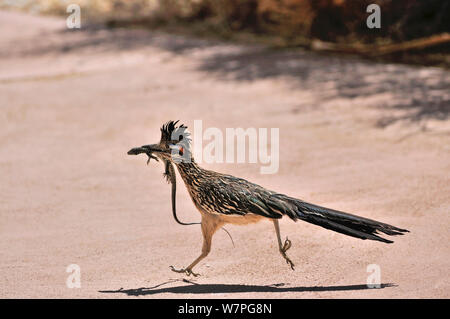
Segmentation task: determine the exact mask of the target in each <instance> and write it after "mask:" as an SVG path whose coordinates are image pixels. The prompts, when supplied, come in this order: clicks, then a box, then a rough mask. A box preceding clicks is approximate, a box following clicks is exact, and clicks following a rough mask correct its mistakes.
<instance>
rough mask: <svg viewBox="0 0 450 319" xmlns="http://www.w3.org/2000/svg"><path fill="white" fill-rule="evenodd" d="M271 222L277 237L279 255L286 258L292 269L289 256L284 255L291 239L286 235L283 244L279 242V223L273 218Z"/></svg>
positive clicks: (292, 264)
mask: <svg viewBox="0 0 450 319" xmlns="http://www.w3.org/2000/svg"><path fill="white" fill-rule="evenodd" d="M273 224H274V226H275V231H276V233H277V239H278V248H279V250H280V253H281V256H283V258H284V259H285V260H286V263H287V264H288V265H289V266H291V268H292V270H294V263H293V262H292V261H291V260H290V259H289V257H288V256H287V255H286V251H287V250H288V249H289V248H291V246H292V243H291V241H290V240H289V239H288V238H287V237H286V240H285V241H284V244H283V245H282V244H281V236H280V225H279V224H278V219H274V220H273Z"/></svg>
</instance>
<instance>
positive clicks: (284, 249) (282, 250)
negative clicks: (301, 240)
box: [280, 237, 295, 270]
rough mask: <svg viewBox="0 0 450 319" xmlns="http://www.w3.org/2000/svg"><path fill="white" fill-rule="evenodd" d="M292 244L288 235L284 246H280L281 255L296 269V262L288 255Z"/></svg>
mask: <svg viewBox="0 0 450 319" xmlns="http://www.w3.org/2000/svg"><path fill="white" fill-rule="evenodd" d="M291 246H292V243H291V241H290V240H289V239H288V238H287V237H286V240H285V241H284V245H283V247H281V248H280V253H281V256H283V258H284V259H285V260H286V263H287V264H288V265H289V266H290V267H291V269H292V270H295V269H294V266H295V265H294V263H293V262H292V260H290V259H289V257H288V256H287V255H286V252H287V251H288V249H289V248H291Z"/></svg>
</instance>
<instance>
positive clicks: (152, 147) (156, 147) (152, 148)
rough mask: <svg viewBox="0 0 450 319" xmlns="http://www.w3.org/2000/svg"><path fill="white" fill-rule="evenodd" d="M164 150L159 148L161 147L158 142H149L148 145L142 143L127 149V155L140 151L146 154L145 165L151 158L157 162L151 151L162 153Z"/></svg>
mask: <svg viewBox="0 0 450 319" xmlns="http://www.w3.org/2000/svg"><path fill="white" fill-rule="evenodd" d="M162 152H164V150H162V149H161V147H160V146H159V145H158V144H150V145H143V146H141V147H135V148H132V149H131V150H129V151H128V153H127V154H128V155H138V154H141V153H144V154H146V155H147V156H148V160H147V165H148V163H149V162H150V160H151V159H154V160H155V161H157V162H158V158H157V157H156V156H154V155H153V153H162Z"/></svg>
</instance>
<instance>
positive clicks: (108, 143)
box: [0, 12, 450, 298]
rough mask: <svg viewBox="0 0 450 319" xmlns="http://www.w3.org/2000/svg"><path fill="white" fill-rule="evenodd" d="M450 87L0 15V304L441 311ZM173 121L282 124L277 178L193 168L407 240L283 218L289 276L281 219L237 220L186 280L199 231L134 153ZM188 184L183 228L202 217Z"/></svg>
mask: <svg viewBox="0 0 450 319" xmlns="http://www.w3.org/2000/svg"><path fill="white" fill-rule="evenodd" d="M449 88H450V73H449V72H448V71H445V70H442V69H438V68H428V67H414V66H405V65H396V64H379V63H373V62H370V61H362V60H359V59H357V58H352V57H347V58H343V57H335V56H328V55H318V54H315V53H308V52H303V51H279V50H278V51H276V50H270V49H267V48H264V47H260V46H255V45H248V46H246V45H236V44H229V43H220V42H215V41H211V40H198V39H189V38H185V37H181V36H175V35H168V34H164V33H161V32H149V31H144V30H138V29H133V30H125V29H114V30H105V29H101V28H97V29H96V28H88V29H82V30H81V31H70V30H67V29H66V28H65V20H64V19H61V18H53V17H39V16H31V15H26V14H22V13H13V12H0V108H1V113H0V217H1V222H0V256H1V258H0V269H1V271H0V297H2V298H57V297H58V298H438V297H439V298H448V297H450V279H449V275H448V274H449V269H450V247H449V242H450V231H449V224H450V223H449V222H450V215H449V212H450V178H449V177H450V120H449V117H448V115H449V105H450V90H449ZM170 119H180V120H181V121H182V122H183V123H185V124H186V125H188V126H190V127H192V125H193V123H194V120H202V121H203V127H204V128H208V127H217V128H219V129H221V130H223V132H225V128H237V127H243V128H249V127H254V128H279V130H280V131H279V132H280V141H279V146H280V166H279V171H278V172H277V173H276V174H269V175H262V174H260V172H259V169H260V166H261V164H260V163H257V164H251V163H247V164H238V163H235V164H222V163H210V164H208V163H202V164H201V165H202V166H203V167H205V168H208V169H214V170H217V171H220V172H224V173H229V174H232V175H236V176H239V177H243V178H246V179H249V180H251V181H253V182H255V183H258V184H260V185H262V186H265V187H267V188H269V189H272V190H277V191H279V192H281V193H285V194H288V195H291V196H294V197H297V198H302V199H304V200H307V201H310V202H313V203H316V204H319V205H323V206H327V207H332V208H335V209H339V210H343V211H347V212H351V213H355V214H359V215H362V216H365V217H368V218H372V219H376V220H380V221H383V222H386V223H389V224H393V225H396V226H399V227H402V228H406V229H409V230H410V233H408V234H406V235H405V236H400V237H398V238H395V239H394V240H395V243H394V244H391V245H387V244H383V243H380V242H369V241H362V240H358V239H354V238H350V237H347V236H344V235H341V234H337V233H334V232H331V231H328V230H326V229H323V228H320V227H317V226H314V225H310V224H307V223H304V222H297V223H294V222H292V221H291V220H289V219H287V218H283V219H282V220H281V222H280V225H281V232H282V236H283V237H285V236H288V237H289V239H291V241H292V248H291V249H290V250H289V251H288V255H289V256H290V257H291V259H292V260H293V262H294V263H295V264H296V270H295V271H292V270H290V268H289V267H288V265H286V263H285V262H284V260H283V259H282V258H281V256H280V254H279V253H278V247H277V242H276V236H275V231H274V229H273V225H272V223H270V222H268V221H263V222H261V223H258V224H253V225H248V226H233V225H230V226H227V229H228V231H229V232H230V233H231V235H232V236H233V239H234V242H235V247H233V245H232V243H231V241H230V239H229V238H228V236H227V235H226V233H225V232H223V231H218V232H217V233H216V235H215V237H214V240H213V248H212V252H211V253H210V255H209V256H208V257H207V258H206V259H205V260H204V261H203V262H201V263H200V264H199V265H198V266H197V268H196V269H195V270H196V271H197V272H199V273H200V274H201V276H200V277H198V278H190V277H189V278H188V277H185V276H183V275H181V274H176V273H174V272H172V271H171V270H170V269H169V266H170V265H174V266H175V267H182V266H187V265H188V264H189V263H190V262H191V261H192V260H193V259H194V258H195V257H197V256H198V254H199V253H200V250H201V244H202V242H201V241H202V237H201V232H200V228H199V226H197V225H196V226H180V225H178V224H176V223H175V221H174V220H173V218H172V215H171V214H172V213H171V206H170V205H171V204H170V187H169V186H168V185H167V183H166V182H165V181H164V180H163V177H162V172H163V167H162V164H161V163H155V162H152V164H151V165H149V166H146V165H145V162H146V158H145V157H144V156H142V157H130V156H127V155H126V152H127V151H128V150H129V149H130V148H131V147H134V146H139V145H143V144H147V143H155V142H157V141H158V140H159V134H160V133H159V127H160V126H161V124H162V123H164V122H166V121H167V120H170ZM206 142H207V141H205V143H206ZM178 185H179V187H178V211H179V213H178V214H179V218H180V219H182V220H184V221H190V222H192V221H199V219H200V214H199V213H198V212H197V211H196V209H195V208H194V206H193V204H192V202H191V200H190V198H189V196H188V194H187V191H186V189H185V187H184V185H183V184H182V182H181V179H180V178H179V177H178ZM71 264H76V265H78V266H79V267H80V274H81V277H80V278H81V288H68V287H67V284H66V281H67V278H68V276H69V275H70V273H68V272H66V270H67V267H68V266H69V265H71ZM371 264H376V265H378V266H379V269H380V271H381V273H380V275H381V283H382V288H381V289H368V288H367V286H366V283H367V278H368V276H369V275H370V272H368V268H367V267H368V266H369V265H371ZM184 278H186V279H188V281H186V280H183V279H184Z"/></svg>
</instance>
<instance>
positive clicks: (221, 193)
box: [128, 121, 408, 276]
mask: <svg viewBox="0 0 450 319" xmlns="http://www.w3.org/2000/svg"><path fill="white" fill-rule="evenodd" d="M177 123H178V121H176V122H173V121H170V122H168V123H166V124H164V125H163V126H162V127H161V140H160V142H159V143H158V144H151V145H144V146H141V147H136V148H133V149H131V150H130V151H129V152H128V154H129V155H137V154H141V153H144V154H147V156H148V161H147V164H148V162H149V161H150V160H151V159H155V160H158V158H159V159H161V160H162V162H163V163H164V164H165V173H164V175H165V177H166V178H167V180H168V181H169V182H171V183H172V209H173V213H174V217H175V218H176V213H175V188H174V187H175V183H176V177H175V170H174V168H173V164H175V165H176V167H177V169H178V172H179V174H180V176H181V178H182V179H183V181H184V183H185V185H186V187H187V190H188V192H189V195H190V196H191V199H192V201H193V202H194V205H195V206H196V207H197V209H198V210H199V211H200V214H201V229H202V233H203V248H202V252H201V254H200V256H199V257H197V259H195V260H194V261H193V262H192V263H191V264H190V265H189V266H188V267H186V268H182V269H175V268H174V267H173V266H171V269H172V270H173V271H175V272H178V273H185V274H186V275H188V276H189V275H193V276H198V274H196V273H194V272H193V268H194V267H195V265H197V264H198V263H199V262H200V261H201V260H202V259H204V258H205V257H206V256H207V255H208V254H209V252H210V251H211V242H212V237H213V235H214V233H215V232H216V230H217V229H219V228H220V227H222V226H223V225H225V224H227V223H231V224H238V225H245V224H249V223H254V222H258V221H260V220H262V219H269V220H271V221H272V222H273V224H274V227H275V233H276V236H277V240H278V248H279V251H280V253H281V255H282V256H283V258H284V259H285V261H286V263H287V264H288V265H289V266H290V267H291V268H292V270H294V263H293V262H292V261H291V259H290V258H289V257H288V256H287V254H286V252H287V250H288V249H289V248H290V247H291V241H290V240H289V239H288V238H287V237H286V240H285V241H284V242H282V240H281V235H280V226H279V223H278V220H279V219H280V218H282V217H283V216H288V217H289V218H291V219H292V220H293V221H297V220H299V219H300V220H303V221H306V222H308V223H311V224H315V225H318V226H322V227H324V228H327V229H330V230H333V231H336V232H338V233H342V234H345V235H348V236H352V237H356V238H360V239H369V240H377V241H380V242H383V243H392V241H390V240H388V239H385V238H383V237H380V236H378V234H379V232H381V233H384V234H386V235H391V236H393V235H403V233H404V232H408V230H406V229H401V228H397V227H394V226H391V225H388V224H385V223H381V222H378V221H375V220H371V219H368V218H364V217H360V216H356V215H352V214H348V213H344V212H341V211H337V210H333V209H329V208H325V207H322V206H318V205H314V204H311V203H307V202H305V201H302V200H300V199H297V198H293V197H289V196H287V195H284V194H280V193H278V192H274V191H270V190H268V189H265V188H263V187H261V186H259V185H256V184H254V183H251V182H249V181H247V180H245V179H242V178H238V177H234V176H231V175H227V174H221V173H217V172H214V171H210V170H206V169H203V168H201V167H200V166H199V165H198V164H197V163H196V162H195V160H194V158H193V157H192V156H191V152H190V149H189V147H190V139H189V134H188V133H187V131H186V126H184V125H179V126H177ZM177 221H178V219H177Z"/></svg>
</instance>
